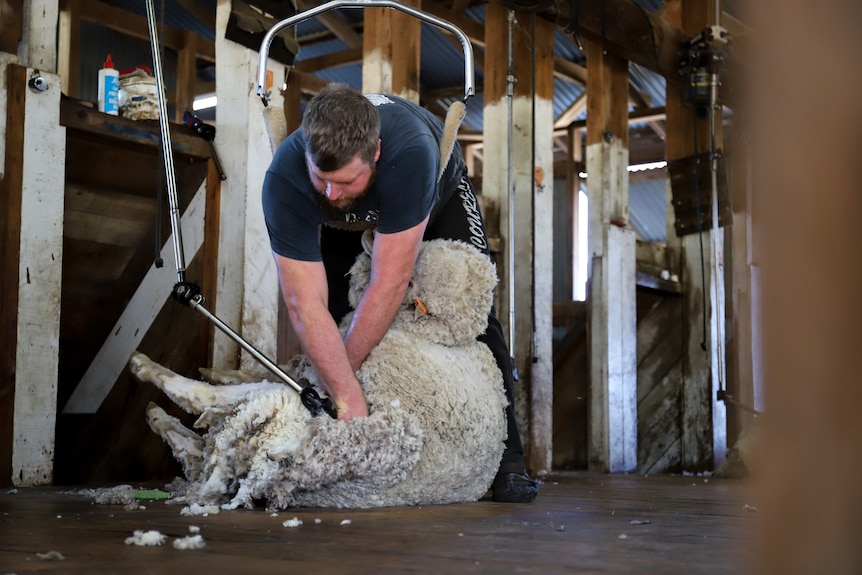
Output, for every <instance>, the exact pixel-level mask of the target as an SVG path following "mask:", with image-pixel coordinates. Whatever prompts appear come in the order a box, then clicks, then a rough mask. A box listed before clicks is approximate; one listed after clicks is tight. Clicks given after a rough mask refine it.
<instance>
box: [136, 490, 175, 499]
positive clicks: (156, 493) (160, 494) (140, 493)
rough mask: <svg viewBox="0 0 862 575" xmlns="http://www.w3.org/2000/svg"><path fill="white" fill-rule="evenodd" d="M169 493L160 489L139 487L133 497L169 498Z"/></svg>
mask: <svg viewBox="0 0 862 575" xmlns="http://www.w3.org/2000/svg"><path fill="white" fill-rule="evenodd" d="M170 498H171V494H170V493H168V492H167V491H162V490H161V489H139V490H137V491H135V499H170Z"/></svg>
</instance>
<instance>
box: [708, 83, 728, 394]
mask: <svg viewBox="0 0 862 575" xmlns="http://www.w3.org/2000/svg"><path fill="white" fill-rule="evenodd" d="M717 107H718V74H716V73H715V72H713V73H712V74H711V75H710V94H709V140H710V141H709V151H710V176H711V188H712V194H711V197H710V200H711V202H712V233H711V234H710V243H711V247H712V258H711V259H712V266H711V267H712V270H711V271H712V273H711V275H712V290H713V296H714V297H715V304H714V305H715V307H716V308H717V309H714V310H713V316H714V318H715V349H716V352H715V353H716V362H717V365H716V372H717V378H718V388H719V389H720V390H723V389H724V381H725V366H724V330H723V329H722V326H723V319H724V298H723V297H722V290H721V289H719V285H718V282H719V273H718V270H719V249H718V226H719V216H718V152H717V146H716V126H715V123H716V108H717Z"/></svg>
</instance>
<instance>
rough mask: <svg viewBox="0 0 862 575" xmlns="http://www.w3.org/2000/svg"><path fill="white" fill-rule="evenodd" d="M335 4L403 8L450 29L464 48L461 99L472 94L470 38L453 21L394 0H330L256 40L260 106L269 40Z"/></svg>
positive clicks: (291, 18)
mask: <svg viewBox="0 0 862 575" xmlns="http://www.w3.org/2000/svg"><path fill="white" fill-rule="evenodd" d="M337 8H392V9H393V10H398V11H400V12H404V13H405V14H409V15H411V16H413V17H415V18H418V19H420V20H423V21H425V22H427V23H429V24H432V25H434V26H437V27H438V28H443V29H444V30H446V31H448V32H451V33H452V34H453V35H455V36H456V37H457V38H458V40H459V41H460V42H461V47H462V48H463V49H464V100H465V101H466V100H467V99H468V98H470V97H471V96H473V95H475V93H476V91H475V87H474V81H473V76H474V73H473V46H472V44H470V39H469V38H468V37H467V35H466V34H465V33H464V32H463V31H462V30H461V29H460V28H458V27H457V26H455V25H454V24H451V23H450V22H447V21H446V20H442V19H440V18H437V17H436V16H432V15H430V14H428V13H426V12H422V11H421V10H417V9H416V8H413V7H411V6H407V5H405V4H401V3H400V2H396V1H394V0H332V1H331V2H327V3H325V4H321V5H320V6H315V7H314V8H309V9H308V10H305V11H303V12H300V13H299V14H295V15H293V16H291V17H289V18H285V19H284V20H282V21H281V22H278V23H277V24H275V26H273V27H272V28H270V29H269V32H267V33H266V36H264V37H263V41H262V42H261V44H260V59H259V60H258V64H257V95H258V96H260V98H261V100H263V105H264V106H266V105H267V103H268V101H267V96H266V67H267V60H268V58H269V47H270V45H271V44H272V40H273V38H275V35H276V34H278V33H279V32H281V31H282V30H283V29H285V28H287V27H289V26H293V25H295V24H298V23H300V22H302V21H303V20H307V19H309V18H313V17H315V16H317V15H318V14H322V13H324V12H328V11H330V10H335V9H337Z"/></svg>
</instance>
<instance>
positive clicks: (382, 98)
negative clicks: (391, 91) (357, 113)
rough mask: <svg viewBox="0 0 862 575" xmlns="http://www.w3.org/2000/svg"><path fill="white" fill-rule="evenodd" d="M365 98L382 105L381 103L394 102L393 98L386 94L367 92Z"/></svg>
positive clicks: (376, 104)
mask: <svg viewBox="0 0 862 575" xmlns="http://www.w3.org/2000/svg"><path fill="white" fill-rule="evenodd" d="M365 98H366V99H367V100H368V101H369V102H371V103H372V104H374V105H375V106H380V105H381V104H394V103H395V102H393V101H392V100H390V99H389V98H387V97H386V95H384V94H365Z"/></svg>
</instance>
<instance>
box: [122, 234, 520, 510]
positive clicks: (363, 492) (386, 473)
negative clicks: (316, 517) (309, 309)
mask: <svg viewBox="0 0 862 575" xmlns="http://www.w3.org/2000/svg"><path fill="white" fill-rule="evenodd" d="M350 273H351V278H350V295H349V297H350V303H351V305H354V306H355V305H356V303H357V302H358V300H359V297H360V296H361V294H362V292H363V290H364V289H365V287H366V286H367V285H368V281H369V278H370V273H371V260H370V258H369V257H368V256H367V255H365V254H362V255H360V256H359V257H358V258H357V261H356V263H355V264H354V266H353V267H352V269H351V272H350ZM496 282H497V277H496V273H495V269H494V265H493V263H491V261H490V260H489V258H487V257H486V256H484V255H483V254H481V253H480V252H479V251H478V250H476V249H475V248H473V247H472V246H469V245H468V244H465V243H462V242H455V241H450V240H433V241H428V242H424V243H423V245H422V249H421V250H420V253H419V256H418V258H417V262H416V266H415V268H414V273H413V277H412V280H411V283H410V287H409V288H408V291H407V294H406V296H405V298H404V301H403V302H402V305H401V307H400V309H399V311H398V314H397V316H396V318H395V321H394V322H393V324H392V327H391V328H390V329H389V331H388V332H387V334H386V336H385V337H384V338H383V340H382V341H381V342H380V343H379V344H378V345H377V347H376V348H375V349H374V350H373V351H372V352H371V354H370V355H369V356H368V358H367V359H366V361H365V363H364V364H363V366H362V368H361V369H360V370H359V372H358V373H357V375H358V377H359V380H360V381H361V382H362V384H363V388H364V391H365V395H366V398H367V400H368V406H369V416H368V417H364V418H357V419H353V420H351V421H349V422H343V421H337V420H334V419H331V418H330V417H328V416H325V415H324V416H319V417H315V418H312V417H311V415H310V414H309V412H308V411H307V410H306V409H305V407H304V406H303V405H302V403H301V402H300V399H299V396H298V394H297V393H295V392H294V391H293V389H291V388H289V387H288V386H286V385H285V384H283V383H273V382H270V381H266V380H264V381H260V376H259V375H258V377H257V378H256V379H257V381H252V380H253V379H255V378H254V377H252V376H251V374H250V373H248V372H224V373H218V372H213V371H212V370H203V369H202V370H201V372H202V373H203V374H204V375H205V376H208V378H209V379H211V380H213V381H216V382H218V383H222V384H224V383H232V385H212V384H210V383H206V382H202V381H195V380H192V379H188V378H185V377H182V376H180V375H177V374H176V373H174V372H172V371H170V370H168V369H166V368H164V367H162V366H161V365H159V364H157V363H155V362H153V361H151V360H150V359H149V358H148V357H146V356H144V355H143V354H140V353H136V354H134V355H133V356H132V358H131V360H130V367H131V370H132V372H133V373H134V375H135V376H136V377H138V378H139V379H140V380H141V381H144V382H151V383H154V384H155V385H156V386H158V387H159V388H160V389H162V390H163V391H164V392H165V393H166V395H167V396H168V397H169V398H170V399H171V400H172V401H173V402H175V403H176V404H178V405H179V406H180V407H182V408H183V409H184V410H185V411H187V412H189V413H192V414H195V415H199V418H198V420H197V421H196V422H195V424H194V427H196V428H199V429H206V431H205V433H203V435H200V434H199V433H197V432H195V431H192V430H189V429H186V428H185V427H183V426H182V424H181V423H180V421H179V420H178V419H176V418H174V417H172V416H170V415H168V414H167V413H166V412H165V411H163V410H162V409H161V408H159V407H158V406H156V405H155V404H153V403H151V404H150V405H149V407H148V409H147V420H148V422H149V424H150V427H151V428H152V429H153V431H154V432H156V433H158V434H159V435H160V436H161V437H162V438H163V439H164V440H165V441H166V442H167V443H168V444H169V445H170V447H171V449H172V451H173V454H174V457H175V458H176V459H177V460H178V461H179V462H180V463H181V464H182V466H183V471H184V474H185V476H186V479H187V480H188V484H187V489H185V490H184V492H183V493H175V494H174V495H175V496H177V497H178V499H179V501H181V502H185V503H197V504H221V505H222V507H223V508H225V509H235V508H237V507H240V506H243V507H252V505H253V500H260V499H263V500H265V501H266V502H267V506H268V507H269V508H270V509H283V508H286V507H343V508H368V507H383V506H394V505H426V504H438V503H457V502H467V501H476V500H478V499H479V498H480V497H482V496H483V495H484V493H485V492H486V491H487V489H488V488H489V486H490V484H491V481H492V480H493V478H494V475H495V473H496V471H497V469H498V467H499V463H500V459H501V457H502V453H503V448H504V441H505V439H506V414H505V407H506V397H505V392H504V389H503V379H502V375H501V373H500V370H499V369H498V367H497V364H496V362H495V360H494V357H493V355H492V354H491V352H490V350H489V349H488V347H487V346H486V345H484V344H482V343H479V342H477V341H476V337H477V336H478V335H480V334H481V333H483V332H484V330H485V328H486V326H487V317H488V313H489V311H490V308H491V303H492V295H493V289H494V286H495V284H496ZM416 300H420V301H421V302H422V303H423V304H424V306H425V308H426V309H427V313H421V311H420V310H419V309H417V308H421V306H420V305H417V304H416V303H415V302H416ZM349 322H350V316H348V317H346V318H345V319H344V321H343V322H342V326H341V328H342V330H344V329H346V327H347V326H348V325H349ZM285 369H286V371H288V372H289V373H291V375H292V376H293V377H294V378H295V379H297V380H300V381H302V380H305V381H307V382H309V383H311V384H316V382H317V378H316V376H315V373H314V370H313V368H312V367H311V366H310V365H309V364H308V363H306V361H305V360H304V358H303V357H302V356H297V357H296V358H294V360H293V361H292V362H291V364H290V365H288V366H286V367H285ZM238 382H242V383H238ZM318 391H321V390H320V388H319V387H318Z"/></svg>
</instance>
